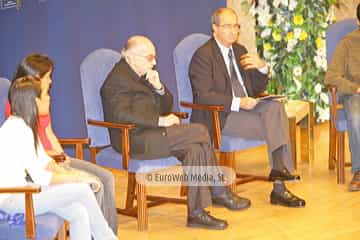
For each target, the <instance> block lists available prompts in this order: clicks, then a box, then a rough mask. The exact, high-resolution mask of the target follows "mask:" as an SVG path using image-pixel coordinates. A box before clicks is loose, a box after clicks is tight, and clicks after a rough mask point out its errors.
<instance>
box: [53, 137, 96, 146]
mask: <svg viewBox="0 0 360 240" xmlns="http://www.w3.org/2000/svg"><path fill="white" fill-rule="evenodd" d="M59 142H60V144H61V145H76V144H90V142H91V141H90V138H59Z"/></svg>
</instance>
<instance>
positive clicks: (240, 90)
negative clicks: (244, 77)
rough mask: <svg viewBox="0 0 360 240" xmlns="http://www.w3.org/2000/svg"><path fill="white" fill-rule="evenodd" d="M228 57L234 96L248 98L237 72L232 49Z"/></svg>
mask: <svg viewBox="0 0 360 240" xmlns="http://www.w3.org/2000/svg"><path fill="white" fill-rule="evenodd" d="M228 56H229V67H230V80H231V85H232V89H233V91H234V95H235V97H246V93H245V90H244V87H243V86H242V85H241V83H240V81H239V79H238V77H237V74H236V71H235V66H234V63H233V60H232V59H233V52H232V50H231V49H229V54H228Z"/></svg>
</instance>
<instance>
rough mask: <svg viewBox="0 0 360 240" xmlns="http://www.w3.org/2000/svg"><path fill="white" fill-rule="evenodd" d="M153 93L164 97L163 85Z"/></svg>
mask: <svg viewBox="0 0 360 240" xmlns="http://www.w3.org/2000/svg"><path fill="white" fill-rule="evenodd" d="M155 92H156V93H157V94H159V95H164V94H165V88H164V85H161V88H160V89H155Z"/></svg>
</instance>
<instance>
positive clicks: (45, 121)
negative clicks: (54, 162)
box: [5, 101, 53, 150]
mask: <svg viewBox="0 0 360 240" xmlns="http://www.w3.org/2000/svg"><path fill="white" fill-rule="evenodd" d="M10 113H11V106H10V103H9V101H7V102H6V105H5V117H6V118H8V117H9V116H10ZM50 122H51V117H50V114H46V115H39V118H38V134H39V138H40V141H41V143H42V145H43V146H44V149H45V150H52V149H53V147H52V145H51V143H50V140H49V139H48V137H47V136H46V132H45V129H46V128H47V126H49V124H50Z"/></svg>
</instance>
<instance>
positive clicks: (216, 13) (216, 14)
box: [211, 8, 237, 25]
mask: <svg viewBox="0 0 360 240" xmlns="http://www.w3.org/2000/svg"><path fill="white" fill-rule="evenodd" d="M225 12H231V13H233V14H234V15H235V16H237V14H236V12H235V11H234V9H232V8H218V9H216V10H215V11H214V12H213V14H212V15H211V23H212V24H215V25H219V24H220V17H221V15H222V14H223V13H225Z"/></svg>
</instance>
